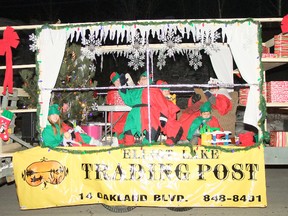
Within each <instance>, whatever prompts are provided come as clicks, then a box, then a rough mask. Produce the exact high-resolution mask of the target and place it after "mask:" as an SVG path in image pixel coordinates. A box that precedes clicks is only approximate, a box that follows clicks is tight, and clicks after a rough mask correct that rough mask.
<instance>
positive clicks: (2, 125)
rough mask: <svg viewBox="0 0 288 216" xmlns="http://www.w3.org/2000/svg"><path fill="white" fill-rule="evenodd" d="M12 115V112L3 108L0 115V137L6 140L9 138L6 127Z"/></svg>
mask: <svg viewBox="0 0 288 216" xmlns="http://www.w3.org/2000/svg"><path fill="white" fill-rule="evenodd" d="M13 117H14V113H12V112H11V111H9V110H6V109H5V110H3V112H2V114H1V117H0V137H1V139H2V140H3V141H4V142H6V141H8V140H9V134H8V128H9V125H10V123H11V120H12V119H13Z"/></svg>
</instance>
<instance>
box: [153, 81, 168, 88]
mask: <svg viewBox="0 0 288 216" xmlns="http://www.w3.org/2000/svg"><path fill="white" fill-rule="evenodd" d="M156 85H168V83H167V82H165V81H163V80H158V81H157V82H156ZM161 89H162V90H169V88H168V87H163V88H161Z"/></svg>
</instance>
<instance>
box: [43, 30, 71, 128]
mask: <svg viewBox="0 0 288 216" xmlns="http://www.w3.org/2000/svg"><path fill="white" fill-rule="evenodd" d="M66 41H67V35H66V30H65V29H60V30H52V29H48V28H47V29H43V30H42V31H41V32H40V34H39V38H38V46H39V54H38V55H37V61H38V64H39V79H38V86H39V89H40V94H39V103H40V111H39V113H40V114H39V124H40V128H42V129H43V128H44V127H45V126H46V122H47V116H48V109H49V101H50V98H51V89H52V88H53V87H54V86H55V83H56V80H57V77H58V74H59V70H60V67H61V63H62V59H63V56H64V51H65V46H66Z"/></svg>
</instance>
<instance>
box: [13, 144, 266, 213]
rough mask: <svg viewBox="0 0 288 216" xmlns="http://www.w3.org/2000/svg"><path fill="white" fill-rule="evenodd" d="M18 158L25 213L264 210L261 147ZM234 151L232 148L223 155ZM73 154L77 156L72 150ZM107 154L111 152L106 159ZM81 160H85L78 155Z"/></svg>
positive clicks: (45, 152) (34, 152)
mask: <svg viewBox="0 0 288 216" xmlns="http://www.w3.org/2000/svg"><path fill="white" fill-rule="evenodd" d="M72 148H73V149H75V150H79V151H78V153H77V154H76V153H74V154H72V153H68V152H67V151H65V148H63V149H61V151H59V150H58V151H55V150H51V149H48V148H40V147H35V148H33V149H29V150H25V151H21V152H17V153H15V154H14V156H13V167H14V175H15V181H16V185H17V194H18V198H19V203H20V208H21V209H36V208H48V207H56V206H57V207H59V206H70V205H84V204H94V203H103V204H107V205H111V206H161V207H265V206H266V205H267V200H266V182H265V166H264V151H263V148H262V147H259V148H254V149H250V150H248V151H235V152H233V153H232V152H226V151H221V150H219V149H205V148H204V147H195V148H194V149H193V153H191V149H190V148H189V147H180V146H174V147H166V146H162V145H159V146H151V147H148V146H145V147H130V148H123V149H117V150H113V149H111V150H107V148H106V147H99V149H100V150H101V149H103V151H100V152H96V153H88V152H89V150H90V151H91V150H93V149H95V147H85V150H87V153H85V152H83V149H84V148H78V149H77V148H74V147H72ZM225 148H227V150H229V148H230V147H229V146H228V147H225ZM70 149H71V148H70ZM105 150H107V151H105ZM79 152H82V154H79Z"/></svg>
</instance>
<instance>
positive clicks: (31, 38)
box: [29, 33, 38, 52]
mask: <svg viewBox="0 0 288 216" xmlns="http://www.w3.org/2000/svg"><path fill="white" fill-rule="evenodd" d="M29 41H32V44H30V45H29V50H31V51H32V52H36V50H37V49H38V47H37V37H36V35H35V34H34V33H32V34H31V35H29Z"/></svg>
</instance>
